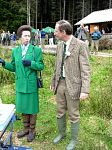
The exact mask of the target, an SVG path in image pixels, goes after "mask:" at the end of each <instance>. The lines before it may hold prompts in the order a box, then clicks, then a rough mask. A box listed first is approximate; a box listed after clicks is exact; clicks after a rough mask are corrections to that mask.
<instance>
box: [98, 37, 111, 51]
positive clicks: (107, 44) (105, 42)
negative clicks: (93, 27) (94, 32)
mask: <svg viewBox="0 0 112 150" xmlns="http://www.w3.org/2000/svg"><path fill="white" fill-rule="evenodd" d="M99 49H100V50H104V49H107V50H108V49H112V39H109V38H101V39H100V41H99Z"/></svg>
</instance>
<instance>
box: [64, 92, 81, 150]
mask: <svg viewBox="0 0 112 150" xmlns="http://www.w3.org/2000/svg"><path fill="white" fill-rule="evenodd" d="M66 98H67V106H68V107H67V108H68V114H69V118H70V122H71V140H70V143H69V144H68V145H67V147H66V150H74V149H75V147H76V143H77V137H78V131H79V120H80V113H79V103H80V100H79V99H78V96H77V95H76V97H75V98H74V99H72V98H71V97H70V96H69V93H67V92H66Z"/></svg>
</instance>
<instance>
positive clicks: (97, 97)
mask: <svg viewBox="0 0 112 150" xmlns="http://www.w3.org/2000/svg"><path fill="white" fill-rule="evenodd" d="M44 62H45V70H44V71H43V73H42V75H43V79H44V88H43V89H40V90H39V93H40V113H39V114H38V119H37V128H36V130H37V136H36V140H35V141H34V142H33V143H27V142H26V139H25V138H23V139H17V138H16V132H17V131H18V130H20V129H21V128H22V123H21V122H22V121H16V122H15V124H14V134H13V142H14V144H16V145H26V146H29V147H32V148H33V150H37V149H38V150H64V149H65V147H66V145H67V143H68V142H69V139H70V122H69V121H68V122H67V137H66V138H65V140H63V141H62V142H61V143H60V144H58V145H53V144H52V140H53V138H54V137H55V136H56V135H57V126H56V102H55V95H53V93H52V91H50V89H49V87H50V82H51V78H52V75H53V71H54V64H55V56H54V55H50V54H44ZM90 64H91V89H90V97H89V99H88V100H86V101H82V102H81V103H80V110H81V111H80V113H81V122H80V133H79V144H78V145H77V147H76V150H93V149H94V150H111V149H112V140H111V138H112V120H111V118H112V102H111V93H112V81H111V72H112V67H111V66H112V59H111V58H100V57H90ZM4 72H5V70H4ZM0 97H1V99H2V101H3V102H4V103H15V84H14V83H13V84H8V85H7V84H5V85H4V86H2V87H0ZM18 116H19V117H20V119H21V116H20V114H18Z"/></svg>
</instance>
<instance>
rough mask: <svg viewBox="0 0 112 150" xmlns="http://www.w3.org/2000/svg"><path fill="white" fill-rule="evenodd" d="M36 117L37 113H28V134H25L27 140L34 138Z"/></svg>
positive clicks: (30, 140)
mask: <svg viewBox="0 0 112 150" xmlns="http://www.w3.org/2000/svg"><path fill="white" fill-rule="evenodd" d="M36 119H37V114H31V115H30V128H29V134H28V136H27V141H28V142H32V141H33V140H34V139H35V135H36V131H35V126H36Z"/></svg>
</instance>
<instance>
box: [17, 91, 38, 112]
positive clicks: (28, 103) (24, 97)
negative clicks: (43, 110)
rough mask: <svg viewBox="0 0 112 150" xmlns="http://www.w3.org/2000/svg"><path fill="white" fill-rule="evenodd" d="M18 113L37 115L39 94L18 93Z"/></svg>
mask: <svg viewBox="0 0 112 150" xmlns="http://www.w3.org/2000/svg"><path fill="white" fill-rule="evenodd" d="M16 111H17V112H19V113H25V114H37V113H38V112H39V97H38V93H21V92H16Z"/></svg>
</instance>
